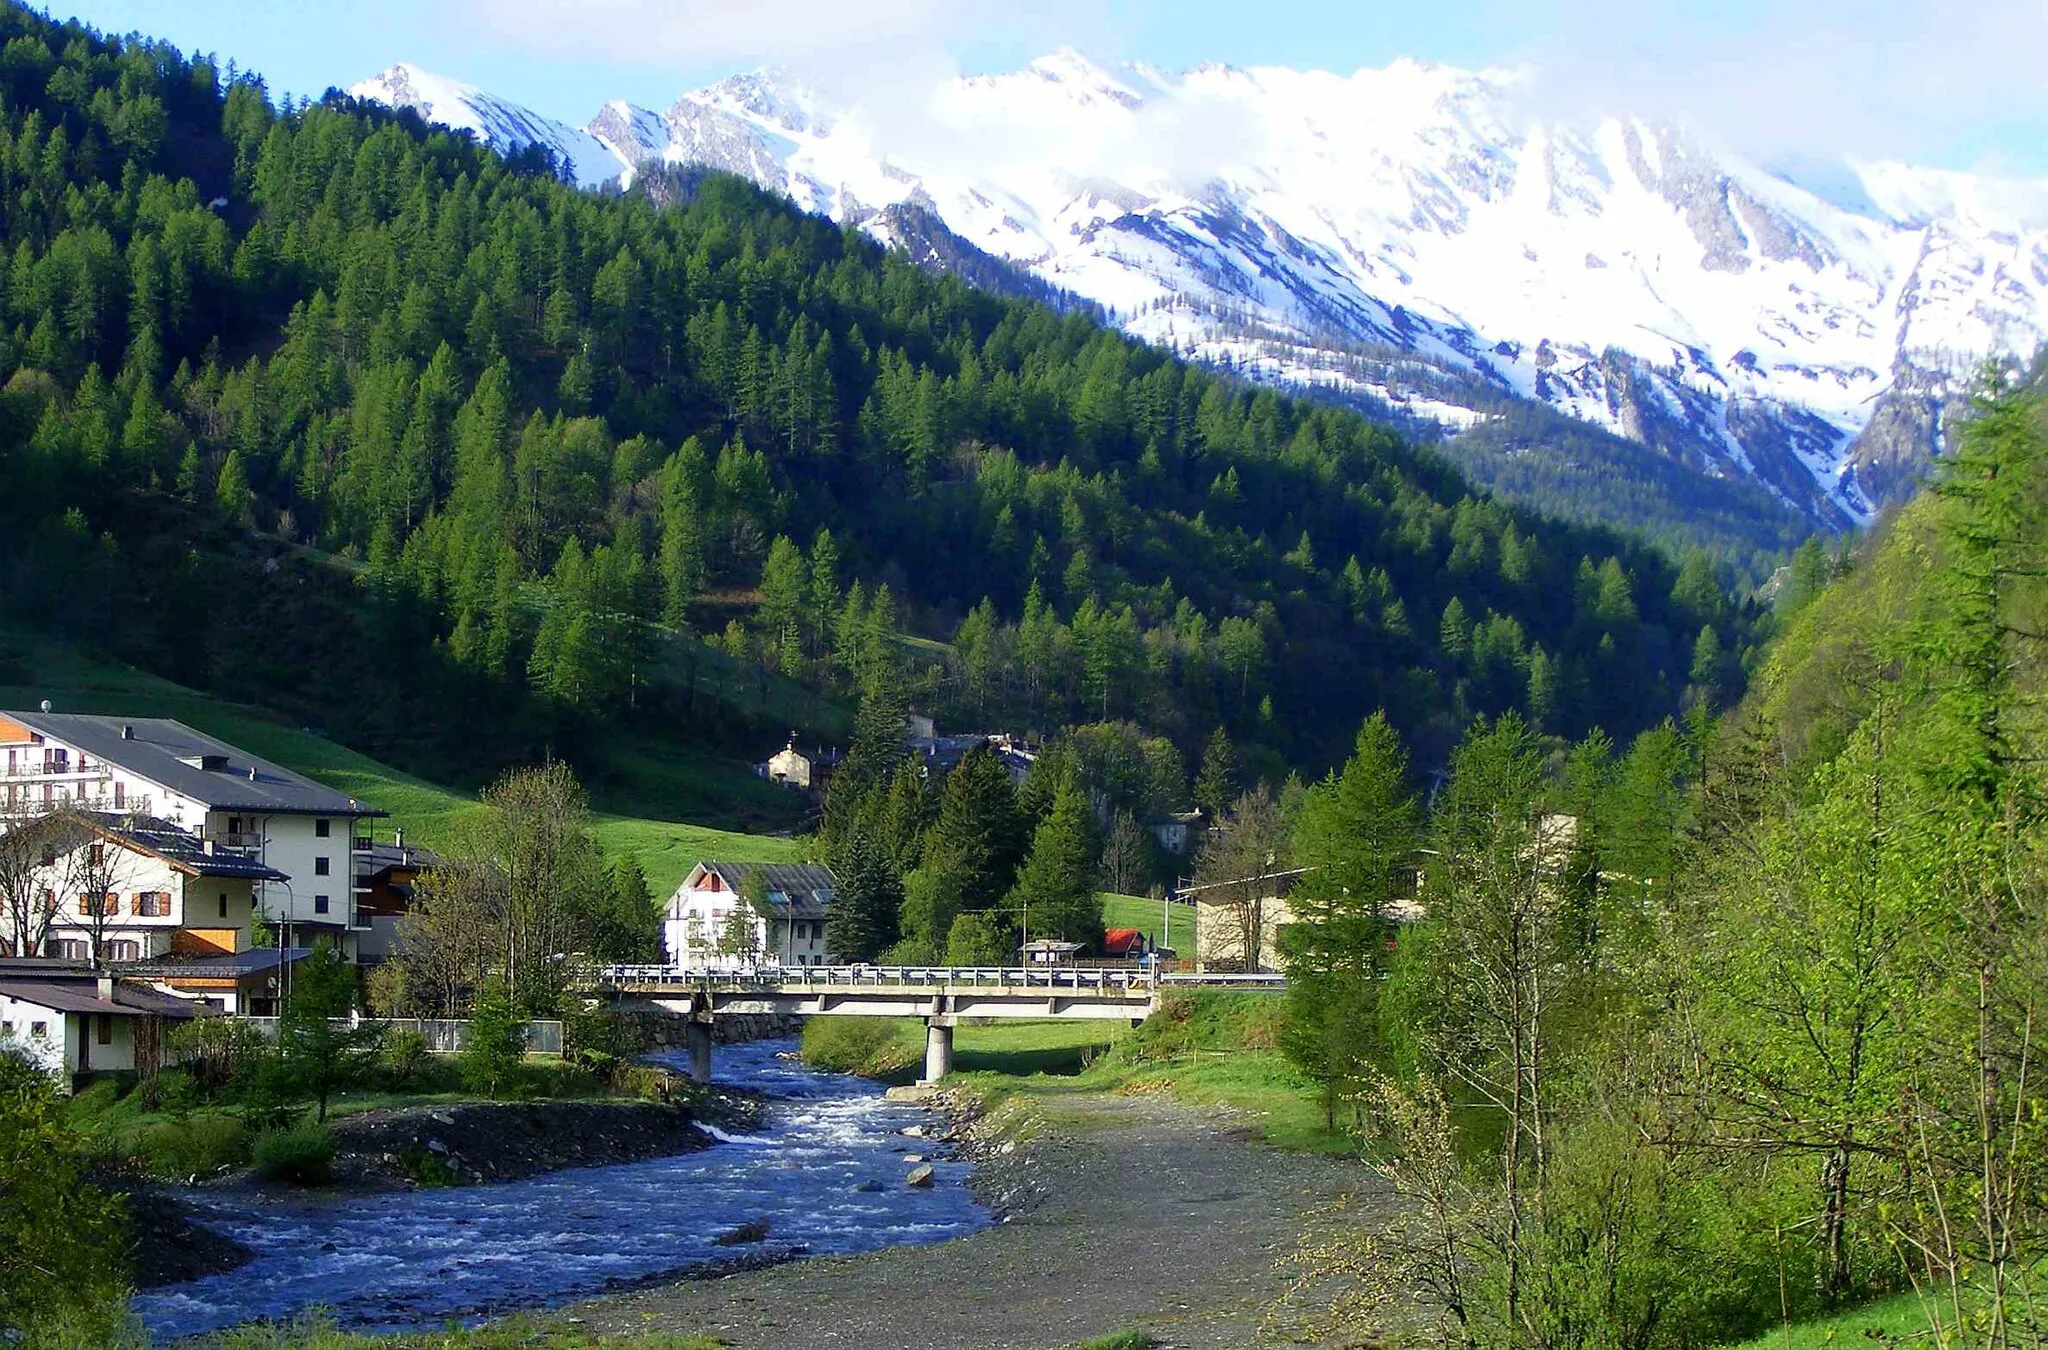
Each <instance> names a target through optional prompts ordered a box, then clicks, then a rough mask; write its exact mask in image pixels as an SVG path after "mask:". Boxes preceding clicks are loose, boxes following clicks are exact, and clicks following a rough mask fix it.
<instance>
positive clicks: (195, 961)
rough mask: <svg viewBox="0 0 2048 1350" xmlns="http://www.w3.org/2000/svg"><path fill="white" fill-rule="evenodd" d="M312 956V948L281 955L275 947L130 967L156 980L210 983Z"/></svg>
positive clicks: (160, 960)
mask: <svg viewBox="0 0 2048 1350" xmlns="http://www.w3.org/2000/svg"><path fill="white" fill-rule="evenodd" d="M312 954H313V949H312V948H310V947H287V948H285V949H284V951H283V952H281V953H280V952H279V951H278V949H277V948H275V947H251V948H249V949H248V950H247V951H240V952H231V953H230V952H223V953H221V954H220V955H219V956H170V957H159V958H158V959H156V960H154V961H141V962H137V963H136V964H134V965H132V966H128V967H126V968H127V969H129V970H132V971H134V972H135V973H136V974H138V975H146V976H148V977H149V978H151V979H155V980H170V979H176V978H177V977H179V976H181V975H187V976H192V977H195V978H201V979H209V980H225V979H240V978H241V977H242V976H244V975H260V974H261V973H263V972H264V971H266V970H271V969H274V968H276V967H277V966H278V965H279V964H280V962H281V963H282V964H285V965H290V964H292V963H294V962H297V961H303V960H304V959H305V958H307V957H309V956H311V955H312Z"/></svg>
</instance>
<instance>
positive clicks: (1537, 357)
mask: <svg viewBox="0 0 2048 1350" xmlns="http://www.w3.org/2000/svg"><path fill="white" fill-rule="evenodd" d="M389 79H390V76H389V75H387V76H386V77H382V78H381V79H380V81H373V82H369V83H366V84H364V85H360V86H357V91H356V92H358V93H361V94H362V95H364V96H366V97H385V95H384V94H383V93H381V92H380V86H381V84H382V83H384V82H387V81H389ZM1520 84H1521V77H1520V76H1519V75H1517V74H1515V73H1511V72H1497V71H1487V72H1469V71H1461V70H1456V69H1451V68H1447V67H1440V66H1430V65H1423V64H1418V63H1413V62H1406V61H1402V62H1396V63H1394V64H1393V65H1391V66H1389V67H1387V68H1385V69H1382V70H1361V71H1359V72H1357V73H1356V74H1354V75H1351V76H1349V77H1340V76H1336V75H1331V74H1328V73H1325V72H1318V71H1305V72H1304V71H1294V70H1285V69H1275V68H1260V69H1255V70H1239V69H1235V68H1231V67H1223V66H1205V67H1201V68H1198V69H1195V70H1191V71H1185V72H1179V73H1168V72H1163V71H1159V70H1154V69H1151V68H1148V67H1143V66H1130V67H1119V68H1116V69H1114V70H1112V69H1108V68H1105V67H1102V66H1098V65H1095V64H1093V63H1091V62H1089V61H1087V60H1086V59H1085V58H1082V57H1080V56H1078V55H1076V54H1074V53H1071V52H1061V53H1056V54H1054V55H1053V56H1050V57H1046V58H1042V59H1041V60H1039V61H1036V62H1033V63H1032V64H1031V65H1030V66H1028V67H1026V68H1025V69H1024V70H1022V71H1019V72H1015V73H1011V74H1004V75H996V76H981V77H974V78H970V79H961V80H956V81H953V82H950V83H948V84H945V85H942V86H941V87H939V88H937V89H936V90H933V91H931V92H930V93H929V95H928V96H925V97H922V98H920V99H917V100H915V101H914V102H913V103H912V104H911V105H910V106H908V107H899V108H894V109H890V110H889V113H890V116H889V117H888V118H887V119H886V121H885V120H884V119H882V118H880V117H877V116H875V115H873V114H872V113H871V112H869V111H865V110H862V109H858V108H847V107H838V106H834V105H832V104H831V103H829V102H828V101H827V100H825V99H824V98H822V97H821V96H820V95H818V94H817V93H815V92H814V91H812V90H810V89H808V88H806V87H805V86H803V85H802V84H800V83H798V82H795V81H793V80H791V79H789V78H787V77H785V76H781V75H776V74H772V73H759V74H753V75H746V76H739V77H735V78H733V79H730V80H726V81H724V82H722V83H720V84H717V85H713V86H711V87H709V88H705V89H701V90H697V91H694V92H691V93H687V94H685V95H683V96H682V97H681V98H680V99H678V100H677V102H676V103H675V104H674V105H673V106H672V107H671V108H670V109H669V110H668V111H667V112H666V113H662V114H658V115H657V114H654V113H651V112H647V111H644V110H639V109H632V108H629V107H627V106H625V105H622V104H612V105H608V107H607V108H606V109H605V111H604V112H603V113H602V114H600V116H599V118H598V119H597V120H596V121H594V122H593V123H592V124H591V127H590V132H589V133H588V134H591V135H594V136H596V137H599V138H601V139H602V140H603V143H604V144H605V145H606V146H607V147H608V148H609V149H610V151H611V154H612V159H611V161H610V162H609V163H607V162H603V161H599V162H596V163H594V164H593V163H592V161H590V160H589V159H587V158H580V157H579V158H575V170H576V173H577V174H578V176H579V179H580V180H581V181H584V182H586V183H594V182H598V181H605V180H627V181H629V180H630V178H631V176H632V174H633V172H634V171H635V170H636V168H637V166H639V165H642V164H646V163H650V162H665V163H702V164H708V165H712V166H715V167H718V168H723V169H727V170H729V171H732V172H736V173H740V174H744V175H745V176H747V177H750V178H752V179H754V180H755V181H756V182H758V183H761V184H763V185H764V186H768V187H771V188H773V189H775V190H778V191H783V192H786V193H788V194H789V195H790V196H791V197H792V198H794V199H795V200H796V201H797V202H798V203H799V204H800V205H802V206H804V207H806V208H807V209H810V210H815V211H819V212H822V213H824V214H827V215H830V216H832V217H833V218H834V219H836V220H840V221H842V222H845V223H848V224H856V225H863V226H867V227H868V228H870V229H874V230H876V231H877V232H878V233H881V234H883V235H885V236H886V234H887V227H886V223H885V222H883V220H882V217H881V216H880V214H879V213H880V212H882V210H883V209H884V208H886V207H890V206H896V205H904V204H908V205H912V206H917V207H921V208H924V209H925V210H927V211H929V212H931V213H932V214H933V215H935V216H936V217H937V218H938V219H939V220H941V221H943V222H944V224H945V225H946V226H947V227H948V228H949V229H950V230H951V231H952V232H953V233H954V234H956V235H957V236H959V237H960V238H962V239H964V240H965V241H967V242H968V243H970V244H972V245H974V246H975V247H977V248H979V249H981V250H982V251H984V252H985V253H988V254H991V255H993V256H995V257H999V258H1004V259H1008V260H1010V261H1011V262H1013V263H1015V264H1017V265H1019V266H1021V267H1024V268H1027V269H1028V270H1029V271H1030V272H1031V273H1033V274H1034V275H1035V276H1037V277H1039V278H1040V279H1042V280H1044V281H1046V282H1048V283H1050V284H1052V285H1054V286H1056V287H1059V288H1060V289H1063V290H1066V291H1071V292H1073V293H1075V294H1077V295H1080V296H1083V297H1086V298H1087V299H1090V300H1093V301H1095V302H1097V303H1099V304H1101V305H1103V306H1104V307H1106V308H1107V309H1109V310H1110V311H1111V312H1112V313H1113V315H1114V316H1115V318H1116V320H1117V321H1118V322H1119V323H1120V324H1122V325H1123V326H1124V327H1125V328H1126V329H1127V330H1128V331H1130V332H1132V333H1134V334H1137V335H1139V336H1142V337H1145V338H1147V339H1149V340H1152V341H1155V342H1159V343H1161V344H1163V345H1166V346H1168V347H1170V348H1172V349H1173V350H1176V351H1178V352H1181V353H1183V354H1186V355H1189V356H1192V357H1195V358H1197V359H1200V360H1204V361H1207V362H1211V363H1216V364H1223V365H1227V366H1229V367H1231V368H1234V369H1240V370H1245V371H1247V372H1248V373H1252V374H1254V375H1257V376H1258V377H1260V378H1263V379H1267V380H1269V381H1273V382H1276V383H1280V384H1283V385H1287V386H1300V387H1314V388H1321V389H1324V390H1326V391H1332V392H1336V393H1339V394H1342V395H1350V396H1355V397H1356V398H1358V399H1360V400H1362V401H1367V402H1369V403H1377V404H1380V405H1384V406H1385V407H1386V408H1387V409H1388V410H1389V412H1390V413H1392V414H1393V415H1395V416H1397V417H1403V418H1406V419H1408V420H1409V421H1411V422H1422V423H1429V424H1434V425H1435V426H1436V427H1438V428H1441V430H1442V432H1443V433H1444V434H1446V435H1447V436H1449V437H1450V444H1451V446H1452V450H1453V453H1454V454H1455V453H1457V450H1456V438H1457V435H1458V434H1459V433H1460V432H1462V431H1463V430H1464V429H1466V428H1468V427H1470V426H1471V425H1473V424H1474V423H1476V422H1477V421H1479V420H1481V419H1482V418H1483V417H1484V416H1486V415H1487V414H1486V413H1485V412H1484V411H1483V410H1484V409H1485V407H1486V406H1487V405H1488V404H1489V403H1491V402H1497V401H1498V399H1499V398H1500V397H1501V396H1503V395H1507V396H1519V397H1522V398H1527V399H1534V400H1537V401H1541V402H1543V403H1546V404H1548V405H1550V406H1551V407H1554V408H1557V409H1559V410H1561V411H1563V412H1566V413H1568V414H1570V415H1571V416H1574V417H1577V418H1580V419H1582V420H1585V421H1588V422H1591V423H1593V424H1594V425H1597V426H1600V427H1603V428H1605V429H1607V430H1610V431H1612V432H1614V433H1616V434H1618V435H1620V436H1622V437H1625V438H1627V439H1629V440H1631V441H1634V442H1636V443H1638V444H1641V445H1644V446H1647V447H1650V448H1652V449H1654V450H1655V451H1657V452H1659V453H1661V454H1663V455H1665V456H1668V457H1669V458H1671V459H1674V460H1676V461H1677V462H1679V463H1681V464H1683V465H1686V466H1689V467H1690V468H1692V469H1693V470H1695V471H1697V472H1698V473H1701V474H1704V475H1708V476H1711V477H1720V478H1749V479H1753V480H1754V481H1756V482H1758V483H1760V484H1761V485H1763V486H1764V487H1765V488H1766V489H1767V490H1768V491H1769V493H1770V494H1771V495H1772V496H1774V497H1776V498H1777V499H1778V500H1780V501H1781V502H1783V503H1785V504H1787V505H1789V506H1791V507H1793V508H1795V509H1797V510H1798V511H1800V512H1802V513H1804V514H1805V515H1806V516H1807V517H1808V518H1809V519H1811V520H1813V521H1814V522H1816V523H1818V524H1821V525H1824V526H1828V527H1839V526H1843V525H1847V524H1852V523H1858V522H1862V521H1866V520H1868V519H1870V518H1871V517H1872V515H1873V514H1874V512H1875V511H1876V510H1878V509H1879V508H1881V507H1882V506H1884V505H1885V504H1887V503H1889V502H1892V501H1896V500H1899V499H1901V498H1902V497H1903V496H1904V495H1905V494H1907V493H1908V492H1910V490H1911V486H1912V484H1913V483H1914V482H1915V481H1917V477H1918V472H1919V470H1920V468H1921V467H1922V466H1923V464H1924V462H1925V459H1926V457H1927V455H1928V454H1929V452H1930V450H1931V449H1932V448H1933V447H1935V446H1937V445H1938V444H1939V429H1940V425H1941V419H1942V415H1943V412H1944V409H1945V407H1946V406H1947V404H1948V403H1949V401H1950V400H1951V399H1952V398H1953V381H1954V377H1955V375H1956V374H1957V373H1958V372H1967V371H1968V370H1969V369H1970V368H1972V367H1973V365H1974V363H1975V361H1976V360H1977V359H1979V358H1982V357H1986V356H1991V355H1995V354H1999V353H2020V354H2026V353H2030V352H2031V351H2032V350H2033V348H2034V347H2035V346H2036V345H2037V344H2039V343H2040V342H2041V341H2042V340H2043V338H2044V337H2048V185H2043V184H2018V183H1999V182H1994V181H1990V180H1983V179H1976V178H1971V177H1968V176H1965V175H1956V174H1942V173H1936V172H1931V171H1925V170H1917V169H1913V168H1910V167H1907V166H1903V165H1895V164H1861V165H1848V166H1842V167H1840V168H1839V169H1837V170H1835V171H1833V172H1831V173H1827V174H1823V173H1817V172H1814V171H1811V170H1809V171H1807V172H1805V173H1803V174H1794V175H1782V174H1777V173H1772V172H1768V171H1766V170H1764V169H1762V168H1761V167H1759V166H1756V165H1754V164H1750V163H1747V162H1745V161H1743V160H1741V159H1740V158H1738V157H1735V156H1732V155H1728V154H1725V153H1717V152H1715V151H1713V150H1712V149H1710V148H1709V147H1707V146H1706V145H1704V144H1703V143H1702V142H1700V141H1699V140H1697V139H1695V138H1693V137H1691V136H1688V135H1687V134H1685V133H1684V132H1682V131H1680V130H1678V129H1676V128H1673V127H1670V126H1665V125H1658V124H1652V123H1647V122H1643V121H1640V120H1634V119H1610V120H1606V121H1603V122H1600V123H1598V124H1597V125H1593V126H1586V127H1581V126H1572V125H1567V124H1560V123H1548V122H1543V121H1540V120H1535V119H1531V118H1529V117H1527V116H1525V115H1524V114H1523V112H1522V111H1521V109H1520V106H1519V103H1518V91H1519V88H1520ZM427 102H428V103H430V104H431V108H427V107H422V111H423V112H425V113H427V115H429V116H431V117H434V118H436V119H437V120H444V121H447V122H449V123H450V124H451V125H477V124H479V123H489V124H491V125H493V126H499V125H502V126H504V127H505V128H506V130H505V131H504V132H503V133H502V139H501V140H500V142H499V143H500V144H509V145H514V146H516V145H517V144H521V143H524V142H523V140H522V139H521V138H522V137H525V136H528V135H529V134H530V135H532V136H534V137H537V138H539V139H542V140H544V141H546V142H548V143H550V144H562V145H570V144H573V143H574V141H575V137H577V136H581V135H585V134H586V133H582V132H577V131H575V130H574V129H572V128H567V127H562V126H561V125H560V124H552V125H551V126H549V127H548V128H545V129H543V130H541V131H538V132H533V133H528V132H522V131H516V130H514V129H513V119H507V118H502V117H493V116H489V115H486V111H485V108H484V106H482V105H474V104H471V103H469V102H468V101H466V99H464V98H451V99H447V100H443V99H441V98H439V97H435V98H432V99H429V100H427ZM488 104H489V106H496V103H495V100H490V101H488ZM414 106H420V105H419V104H418V103H415V104H414ZM486 134H487V135H496V134H500V133H497V132H493V131H487V132H486ZM1795 179H1798V180H1801V181H1795ZM1802 182H1804V183H1806V184H1811V186H1806V185H1802Z"/></svg>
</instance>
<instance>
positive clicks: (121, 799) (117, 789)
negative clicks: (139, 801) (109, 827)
mask: <svg viewBox="0 0 2048 1350" xmlns="http://www.w3.org/2000/svg"><path fill="white" fill-rule="evenodd" d="M127 804H128V785H127V784H126V783H124V782H122V781H121V780H119V779H118V778H117V779H115V780H114V809H115V810H117V811H118V810H120V809H121V808H122V807H124V806H126V805H127Z"/></svg>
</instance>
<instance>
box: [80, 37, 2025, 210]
mask: <svg viewBox="0 0 2048 1350" xmlns="http://www.w3.org/2000/svg"><path fill="white" fill-rule="evenodd" d="M50 3H51V8H52V10H53V12H55V13H57V14H58V15H59V16H62V15H64V14H65V13H67V12H70V13H76V14H77V15H78V16H79V17H80V18H82V19H84V20H86V21H87V22H89V23H92V24H94V25H95V26H97V27H100V28H103V29H106V30H109V31H114V32H126V31H129V30H131V29H137V30H141V31H144V32H148V33H152V34H155V35H158V36H162V37H167V38H169V39H171V40H172V41H174V42H176V43H177V44H178V45H180V46H181V47H184V48H186V49H187V50H192V49H200V50H207V51H213V52H216V53H218V54H219V55H220V57H221V58H222V59H223V60H225V59H227V58H230V57H232V58H234V59H236V60H237V61H238V62H240V63H241V64H242V65H243V66H245V67H251V68H254V69H256V70H259V71H261V72H262V73H263V74H264V75H265V76H266V78H268V79H269V81H270V83H271V87H272V89H273V91H274V92H278V93H283V92H292V93H300V94H307V93H311V94H317V93H319V92H320V91H321V90H323V89H325V88H326V87H327V86H328V85H330V84H341V85H346V84H350V83H353V82H354V81H356V80H358V79H361V78H363V77H364V76H366V75H370V74H373V73H375V72H376V71H378V70H381V69H382V68H384V67H385V66H388V65H390V64H391V63H392V62H393V61H397V60H408V61H413V62H415V63H417V64H419V65H422V66H425V67H426V68H428V69H430V70H434V71H437V72H439V73H441V74H445V75H450V76H453V77H455V78H458V79H462V80H466V81H468V82H469V83H472V84H476V85H481V86H483V87H484V88H487V89H490V90H491V91H493V92H494V93H498V94H500V95H503V96H505V97H507V98H511V99H514V100H516V101H518V102H521V103H524V104H526V105H528V106H529V107H532V108H534V109H536V110H537V111H540V112H543V113H546V114H548V115H551V116H555V117H559V118H562V119H564V120H567V121H572V122H582V121H584V120H586V119H587V118H589V117H590V116H591V114H592V113H594V112H595V111H596V109H597V107H598V105H599V104H600V103H601V102H603V101H604V100H605V99H608V98H627V99H630V100H632V101H634V102H636V103H640V104H643V105H645V106H650V107H654V108H663V107H666V106H667V105H668V104H669V103H670V102H672V101H673V100H674V98H675V96H676V95H677V94H678V93H680V92H682V91H683V90H685V89H689V88H693V87H695V86H697V85H700V84H704V83H708V82H709V81H711V80H715V79H717V78H719V77H721V76H723V75H726V74H729V73H731V72H732V71H735V70H742V69H748V68H751V67H753V66H756V65H760V64H763V63H780V64H787V65H791V66H794V67H796V68H798V69H800V70H802V71H804V72H805V73H806V74H807V75H812V76H814V77H819V76H823V77H832V76H847V75H849V74H853V75H859V76H864V77H865V79H864V80H862V81H861V83H862V84H863V85H864V87H866V88H869V89H873V88H875V87H876V84H875V81H876V80H877V78H879V79H880V80H882V81H884V82H887V81H889V80H891V79H894V78H896V76H897V73H898V72H912V71H915V72H928V71H938V70H947V69H957V70H964V71H969V72H972V71H980V70H998V69H1008V68H1013V67H1015V66H1016V65H1019V64H1021V63H1022V62H1023V61H1026V60H1028V59H1030V58H1031V57H1032V56H1034V55H1038V54H1040V53H1042V52H1044V51H1048V50H1051V49H1052V48H1054V47H1058V46H1062V45H1071V46H1074V47H1078V48H1079V49H1081V50H1082V51H1085V52H1087V53H1089V54H1090V55H1093V56H1096V57H1098V58H1103V59H1118V58H1124V59H1137V60H1145V61H1150V62H1152V63H1154V64H1157V65H1162V66H1168V67H1180V66H1188V65H1194V64H1198V63H1200V62H1203V61H1228V62H1230V63H1232V64H1236V65H1256V64H1264V63H1272V64H1281V65H1293V66H1304V67H1307V66H1314V67H1321V68H1324V69H1331V70H1350V69H1354V68H1356V67H1358V66H1362V65H1381V64H1384V63H1386V62H1387V61H1390V60H1393V59H1395V58H1397V57H1401V56H1410V57H1416V58H1420V59H1425V60H1434V61H1442V62H1446V63H1449V64H1454V65H1464V66H1479V65H1488V64H1522V63H1528V64H1533V65H1534V66H1536V67H1537V68H1538V69H1539V70H1540V71H1541V72H1542V73H1543V74H1542V78H1541V79H1540V80H1539V82H1538V88H1539V90H1540V91H1541V93H1540V95H1539V96H1540V97H1543V98H1545V99H1546V100H1547V101H1549V102H1550V103H1553V104H1555V105H1556V108H1555V110H1556V111H1559V112H1561V113H1586V112H1596V111H1604V110H1611V109H1618V108H1627V109H1631V110H1635V111H1641V112H1645V113H1649V114H1653V115H1675V116H1683V117H1686V118H1688V119H1689V120H1691V121H1693V122H1694V123H1696V124H1697V125H1699V126H1701V127H1703V128H1704V129H1706V130H1708V131H1710V132H1713V133H1715V134H1717V135H1719V136H1721V137H1723V138H1724V139H1726V140H1728V141H1729V142H1731V143H1733V144H1735V145H1736V146H1738V147H1739V148H1741V149H1743V150H1746V151H1748V152H1750V153H1752V154H1755V155H1757V156H1759V157H1762V158H1765V159H1771V158H1775V157H1780V156H1787V155H1800V156H1823V157H1825V156H1832V155H1837V154H1843V153H1854V154H1861V155H1866V156H1872V157H1887V158H1902V159H1908V160H1912V161H1915V162H1918V163H1924V164H1930V165H1934V166H1937V167H1944V168H1954V169H1976V170H1980V171H1987V172H1995V173H2009V174H2021V175H2027V176H2039V177H2048V80H2044V79H2043V77H2042V75H2041V57H2042V53H2044V52H2048V3H2044V0H1969V3H1965V4H1955V5H1943V4H1939V3H1933V2H1932V0H1779V2H1778V3H1768V2H1767V0H1716V2H1715V3H1711V4H1709V3H1704V2H1703V0H1451V2H1450V3H1442V2H1441V0H1438V2H1437V3H1418V2H1417V0H1400V2H1399V3H1384V2H1383V0H1259V2H1257V3H1248V2H1247V0H1049V2H1048V0H1018V2H1016V3H994V4H990V3H983V4H971V3H969V4H963V3H959V2H958V0H753V3H734V0H329V2H328V3H324V4H323V3H317V0H73V3H72V4H71V5H69V6H67V5H65V4H63V3H62V0H50ZM903 78H906V79H907V78H909V76H908V75H907V74H905V75H904V76H903Z"/></svg>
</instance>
